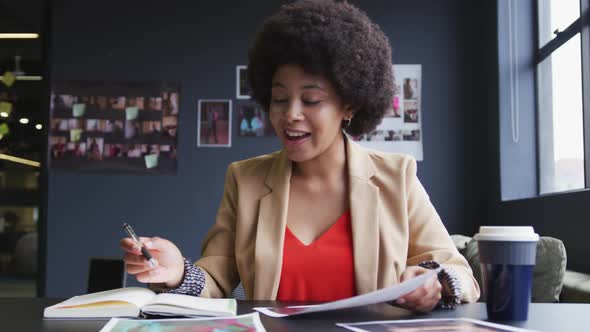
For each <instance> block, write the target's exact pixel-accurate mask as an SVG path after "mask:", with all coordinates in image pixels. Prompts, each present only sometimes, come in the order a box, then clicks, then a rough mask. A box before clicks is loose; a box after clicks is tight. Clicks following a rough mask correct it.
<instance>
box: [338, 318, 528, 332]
mask: <svg viewBox="0 0 590 332" xmlns="http://www.w3.org/2000/svg"><path fill="white" fill-rule="evenodd" d="M336 325H337V326H340V327H343V328H345V329H347V330H350V331H355V332H377V331H379V332H381V331H398V330H399V331H448V332H453V331H456V332H464V331H481V332H536V331H534V330H526V329H521V328H517V327H512V326H508V325H501V324H495V323H489V322H484V321H481V320H476V319H469V318H430V319H406V320H382V321H372V322H355V323H336Z"/></svg>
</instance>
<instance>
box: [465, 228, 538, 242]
mask: <svg viewBox="0 0 590 332" xmlns="http://www.w3.org/2000/svg"><path fill="white" fill-rule="evenodd" d="M474 238H475V239H476V240H477V241H517V242H536V241H539V234H537V233H535V230H534V229H533V227H531V226H481V227H479V233H477V234H475V236H474Z"/></svg>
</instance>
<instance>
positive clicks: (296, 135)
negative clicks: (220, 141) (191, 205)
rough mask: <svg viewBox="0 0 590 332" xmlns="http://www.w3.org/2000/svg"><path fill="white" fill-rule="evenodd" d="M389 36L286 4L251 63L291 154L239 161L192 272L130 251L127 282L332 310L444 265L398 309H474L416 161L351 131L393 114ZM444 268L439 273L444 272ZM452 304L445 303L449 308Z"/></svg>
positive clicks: (325, 10)
mask: <svg viewBox="0 0 590 332" xmlns="http://www.w3.org/2000/svg"><path fill="white" fill-rule="evenodd" d="M391 68H392V66H391V50H390V46H389V43H388V40H387V37H386V36H385V35H384V34H383V32H382V31H381V30H380V28H379V27H378V26H377V25H375V24H373V23H372V22H371V21H370V20H369V19H368V17H367V16H366V15H365V14H364V13H362V12H361V11H359V10H358V9H357V8H355V7H353V6H352V5H350V4H349V3H347V2H344V1H333V0H318V1H313V0H302V1H297V2H295V3H293V4H290V5H285V6H283V7H282V8H281V9H280V11H279V12H278V13H276V14H275V15H273V16H271V17H270V18H269V19H268V20H267V21H266V22H265V24H264V26H263V28H262V30H261V31H260V32H259V33H258V35H257V37H256V40H255V42H254V45H253V47H252V49H251V50H250V53H249V65H248V70H249V73H248V76H249V81H250V86H251V87H252V91H253V98H254V99H255V100H256V101H258V102H259V103H260V105H262V106H263V107H264V109H265V111H268V112H269V116H270V120H271V123H272V125H273V127H274V129H275V131H276V134H277V136H278V137H279V139H280V141H281V143H282V145H283V149H282V150H281V151H279V152H276V153H273V154H270V155H265V156H260V157H256V158H253V159H249V160H244V161H240V162H236V163H232V164H231V165H230V166H229V168H228V171H227V174H226V179H225V188H224V194H223V198H222V202H221V206H220V208H219V211H218V214H217V218H216V221H215V224H214V225H213V227H212V229H211V230H210V231H209V233H208V234H207V236H206V239H205V241H204V243H203V252H202V257H201V259H199V260H198V261H197V262H196V263H195V264H192V263H190V262H189V261H188V260H186V259H184V260H183V257H182V254H181V253H180V252H179V250H178V249H177V247H176V246H175V245H174V244H172V243H171V242H169V241H167V240H163V239H160V238H145V239H143V241H145V243H146V245H147V247H148V248H149V249H151V250H152V252H153V256H154V257H155V258H156V259H157V260H158V262H159V266H158V267H156V268H150V267H149V265H148V264H147V262H146V261H145V259H144V258H143V257H141V256H140V252H139V248H137V246H134V245H133V243H132V242H131V241H130V240H128V239H124V240H122V247H123V249H124V250H126V251H127V254H126V255H125V262H126V264H127V271H128V272H129V273H131V274H134V275H136V277H137V279H138V280H139V281H141V282H146V283H152V284H158V285H156V286H157V287H160V288H162V289H164V290H166V291H169V292H174V293H184V294H193V295H198V296H207V297H224V296H225V297H227V296H230V294H231V292H232V290H233V289H234V288H235V287H236V285H237V284H238V283H239V282H240V281H241V282H242V284H243V286H244V289H245V291H246V294H247V297H248V298H250V299H266V300H275V299H276V300H301V301H329V300H336V299H341V298H345V297H349V296H354V295H357V294H363V293H368V292H371V291H374V290H376V289H380V288H384V287H387V286H391V285H393V284H396V283H398V282H400V281H404V280H406V279H409V278H412V277H414V276H416V275H419V274H422V273H425V272H426V271H428V270H427V269H428V268H432V267H435V266H437V263H438V264H442V265H443V266H444V270H443V271H444V272H443V273H441V274H439V278H440V281H439V280H437V278H436V277H433V278H432V279H431V280H429V281H428V282H426V283H425V284H424V286H423V287H421V288H419V289H417V290H416V291H414V292H412V293H410V294H407V295H405V296H404V297H402V298H401V299H399V300H398V304H399V305H402V306H404V307H406V308H409V309H412V310H417V311H423V312H428V311H430V310H432V309H433V308H434V307H435V306H436V305H437V304H440V305H442V306H445V307H452V306H454V305H455V304H456V303H459V302H460V301H475V300H477V298H478V297H479V288H478V286H477V283H476V281H475V280H474V279H473V276H472V273H471V270H470V269H469V266H468V264H467V262H466V261H465V259H464V258H463V257H462V256H461V255H460V254H459V253H458V252H457V250H456V248H455V247H454V245H453V243H452V241H451V239H450V237H449V236H448V233H447V232H446V230H445V228H444V226H443V224H442V222H441V221H440V218H439V217H438V215H437V213H436V211H435V210H434V207H433V206H432V204H431V203H430V201H429V198H428V195H427V194H426V192H425V191H424V188H423V187H422V185H421V184H420V182H419V180H418V179H417V177H416V162H415V160H414V159H412V158H411V157H409V156H405V155H400V154H391V153H381V152H376V151H370V150H366V149H364V148H361V147H359V146H358V145H356V144H355V143H354V142H352V141H351V140H350V139H349V138H348V136H347V135H346V133H347V134H350V135H352V136H358V135H361V134H364V133H368V132H370V131H371V130H373V129H374V128H375V126H376V125H377V124H378V123H379V122H380V121H381V118H382V117H383V115H384V114H385V112H386V111H387V109H388V108H389V107H390V106H391V105H390V103H391V100H392V97H393V92H394V91H393V90H394V88H393V75H392V72H391V70H392V69H391ZM434 261H436V262H434ZM441 298H442V300H441Z"/></svg>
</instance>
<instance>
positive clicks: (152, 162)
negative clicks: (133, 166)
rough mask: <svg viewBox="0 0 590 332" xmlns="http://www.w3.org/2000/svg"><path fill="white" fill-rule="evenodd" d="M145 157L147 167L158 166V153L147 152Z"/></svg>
mask: <svg viewBox="0 0 590 332" xmlns="http://www.w3.org/2000/svg"><path fill="white" fill-rule="evenodd" d="M143 158H144V159H145V168H154V167H158V155H157V154H147V155H145V156H144V157H143Z"/></svg>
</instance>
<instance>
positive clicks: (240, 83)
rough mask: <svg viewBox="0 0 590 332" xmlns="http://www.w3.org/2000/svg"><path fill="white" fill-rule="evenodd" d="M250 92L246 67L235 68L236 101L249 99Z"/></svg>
mask: <svg viewBox="0 0 590 332" xmlns="http://www.w3.org/2000/svg"><path fill="white" fill-rule="evenodd" d="M251 93H252V90H251V89H250V85H249V84H248V67H247V66H236V99H250V94H251Z"/></svg>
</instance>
